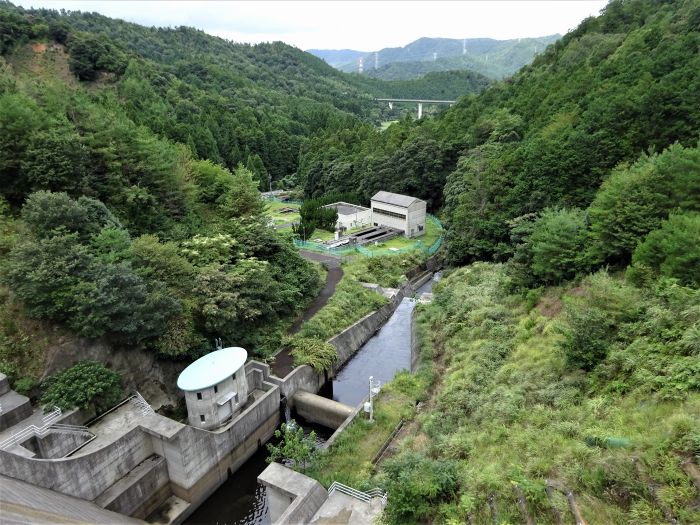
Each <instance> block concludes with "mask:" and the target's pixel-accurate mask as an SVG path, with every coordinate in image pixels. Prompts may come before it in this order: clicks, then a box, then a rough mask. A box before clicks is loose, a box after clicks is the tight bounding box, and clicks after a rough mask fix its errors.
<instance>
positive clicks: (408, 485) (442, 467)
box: [384, 452, 459, 523]
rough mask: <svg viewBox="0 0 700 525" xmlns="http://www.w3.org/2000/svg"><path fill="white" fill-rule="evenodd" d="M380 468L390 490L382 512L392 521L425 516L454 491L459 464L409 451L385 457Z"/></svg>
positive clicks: (424, 517)
mask: <svg viewBox="0 0 700 525" xmlns="http://www.w3.org/2000/svg"><path fill="white" fill-rule="evenodd" d="M384 471H385V473H386V477H387V487H386V488H387V490H388V492H389V494H391V497H390V498H389V504H388V506H387V508H386V513H387V517H388V518H389V520H390V521H391V522H393V523H407V522H413V521H425V520H428V518H430V517H431V516H433V515H434V513H435V508H436V507H437V505H439V504H440V503H441V502H444V501H449V500H450V499H452V498H454V496H455V494H456V492H457V487H458V474H459V464H458V463H457V462H456V461H454V460H450V459H437V460H434V459H430V458H427V457H425V456H423V455H422V454H418V453H414V452H409V453H404V454H402V455H400V456H398V457H396V458H392V459H390V460H387V462H386V463H385V464H384Z"/></svg>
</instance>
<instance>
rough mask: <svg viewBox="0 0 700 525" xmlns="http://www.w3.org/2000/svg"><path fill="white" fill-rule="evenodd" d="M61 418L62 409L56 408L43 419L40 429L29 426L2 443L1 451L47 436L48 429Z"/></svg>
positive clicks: (0, 445)
mask: <svg viewBox="0 0 700 525" xmlns="http://www.w3.org/2000/svg"><path fill="white" fill-rule="evenodd" d="M59 417H61V409H60V408H58V407H54V408H53V410H52V411H51V412H49V413H48V414H46V415H45V416H44V417H43V418H41V426H40V427H38V426H36V425H29V426H27V427H24V428H23V429H22V430H20V431H19V432H17V434H14V435H12V436H11V437H9V438H7V439H6V440H4V441H3V442H2V443H0V449H3V450H5V449H6V448H8V447H11V446H12V445H16V444H17V443H21V442H22V441H25V440H27V439H29V438H31V437H34V436H40V437H43V436H45V435H46V432H47V429H48V428H49V427H50V426H51V425H52V424H53V422H54V421H56V420H57V419H58V418H59Z"/></svg>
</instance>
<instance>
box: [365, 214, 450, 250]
mask: <svg viewBox="0 0 700 525" xmlns="http://www.w3.org/2000/svg"><path fill="white" fill-rule="evenodd" d="M442 233H443V230H442V229H441V228H440V227H439V226H438V225H437V224H435V222H433V221H432V220H431V219H430V218H426V221H425V234H424V235H421V236H420V237H417V238H414V239H407V238H406V237H404V236H403V235H400V236H398V237H394V238H393V239H391V240H388V241H386V242H381V243H379V244H377V245H374V244H368V245H366V246H365V248H367V249H368V250H370V251H380V250H381V251H384V250H388V249H391V248H395V249H397V250H406V249H410V248H416V249H419V248H420V247H425V248H429V247H430V246H432V245H433V244H434V243H435V241H437V240H438V239H439V238H440V236H441V235H442Z"/></svg>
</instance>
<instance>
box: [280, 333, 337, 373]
mask: <svg viewBox="0 0 700 525" xmlns="http://www.w3.org/2000/svg"><path fill="white" fill-rule="evenodd" d="M290 346H291V347H292V351H291V352H290V353H291V355H292V357H293V358H294V366H300V365H309V366H310V367H311V368H313V369H314V370H316V371H317V372H324V371H325V370H329V369H330V368H331V366H333V363H335V362H336V361H337V360H338V352H337V351H336V349H335V347H334V346H333V345H332V344H330V343H326V342H325V341H323V340H322V339H318V338H315V337H293V338H292V339H291V341H290Z"/></svg>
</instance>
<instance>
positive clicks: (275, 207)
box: [265, 201, 300, 224]
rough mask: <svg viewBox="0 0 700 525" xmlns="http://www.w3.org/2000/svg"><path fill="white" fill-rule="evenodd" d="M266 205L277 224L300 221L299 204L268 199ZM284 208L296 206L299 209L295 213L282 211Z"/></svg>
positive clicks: (269, 214)
mask: <svg viewBox="0 0 700 525" xmlns="http://www.w3.org/2000/svg"><path fill="white" fill-rule="evenodd" d="M265 205H266V207H267V210H266V213H267V215H268V216H269V217H270V218H272V220H273V221H274V222H275V224H284V223H285V222H298V221H299V218H300V217H299V211H298V210H299V205H298V204H289V203H286V202H277V201H266V202H265ZM284 208H294V209H295V210H297V211H296V212H295V213H282V212H281V210H283V209H284Z"/></svg>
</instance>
